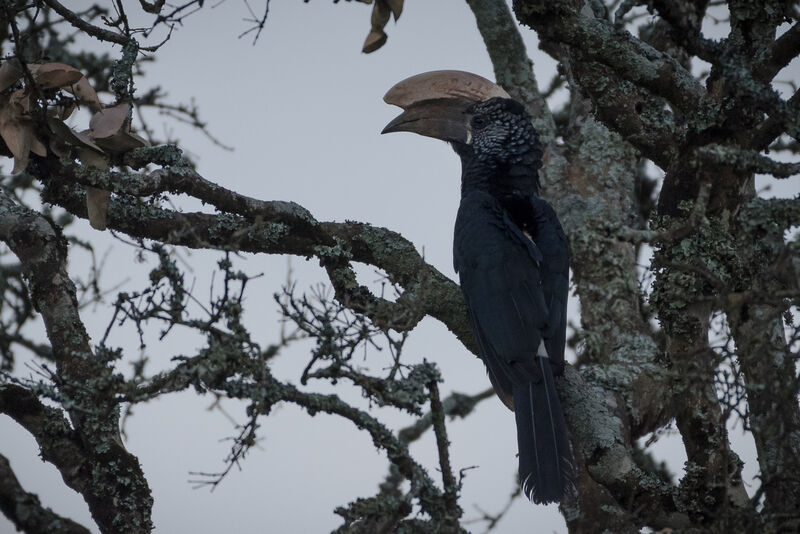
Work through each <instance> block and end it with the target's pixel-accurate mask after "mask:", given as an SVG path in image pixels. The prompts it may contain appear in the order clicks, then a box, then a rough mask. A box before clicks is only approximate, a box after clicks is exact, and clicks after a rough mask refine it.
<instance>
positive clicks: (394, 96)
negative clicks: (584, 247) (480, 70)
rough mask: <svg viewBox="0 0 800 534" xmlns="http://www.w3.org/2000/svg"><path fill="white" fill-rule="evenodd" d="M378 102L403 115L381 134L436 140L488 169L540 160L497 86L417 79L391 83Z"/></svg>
mask: <svg viewBox="0 0 800 534" xmlns="http://www.w3.org/2000/svg"><path fill="white" fill-rule="evenodd" d="M383 99H384V101H385V102H386V103H388V104H393V105H396V106H399V107H401V108H403V113H401V114H400V115H399V116H398V117H397V118H395V119H394V120H393V121H391V122H390V123H389V124H387V125H386V127H385V128H384V129H383V132H381V133H390V132H414V133H417V134H420V135H424V136H427V137H433V138H435V139H441V140H442V141H447V142H449V143H451V144H452V145H453V148H454V149H455V150H456V152H458V153H459V155H461V156H462V158H463V157H465V156H466V157H469V158H476V159H477V160H479V161H482V162H486V163H488V164H491V165H493V166H494V165H501V166H507V165H515V164H519V163H523V162H525V161H526V160H530V161H531V163H534V162H533V161H532V160H534V159H535V160H536V162H538V161H539V159H540V158H541V149H540V148H539V142H538V137H537V135H536V131H535V130H534V128H533V125H532V124H531V117H530V115H528V113H527V112H526V111H525V108H524V107H523V106H522V105H521V104H519V103H518V102H517V101H515V100H513V99H512V98H511V97H510V96H509V95H508V93H506V91H505V90H504V89H503V88H502V87H500V86H499V85H497V84H495V83H493V82H491V81H489V80H487V79H486V78H483V77H481V76H478V75H477V74H472V73H469V72H463V71H433V72H426V73H423V74H418V75H416V76H412V77H410V78H406V79H405V80H403V81H401V82H399V83H398V84H396V85H395V86H394V87H392V88H391V89H389V91H388V92H387V93H386V95H385V96H384V97H383ZM536 167H537V168H538V165H536ZM534 170H535V169H534Z"/></svg>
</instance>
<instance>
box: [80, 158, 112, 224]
mask: <svg viewBox="0 0 800 534" xmlns="http://www.w3.org/2000/svg"><path fill="white" fill-rule="evenodd" d="M78 159H80V160H81V163H83V164H84V165H88V166H89V167H94V168H95V169H102V170H106V169H108V159H107V158H106V157H105V156H104V155H102V154H98V153H97V152H95V151H94V150H90V149H88V148H80V149H78ZM110 202H111V193H110V192H108V191H105V190H103V189H97V188H96V187H91V186H86V212H87V214H88V215H89V224H91V225H92V228H94V229H96V230H105V229H106V225H107V224H106V221H107V218H108V205H109V203H110Z"/></svg>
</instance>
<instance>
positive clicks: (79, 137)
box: [47, 117, 103, 154]
mask: <svg viewBox="0 0 800 534" xmlns="http://www.w3.org/2000/svg"><path fill="white" fill-rule="evenodd" d="M47 126H49V127H50V131H51V132H53V135H54V136H55V137H56V138H57V139H59V140H61V141H63V142H65V143H67V144H68V145H71V146H74V147H77V148H91V149H93V150H96V151H97V152H99V153H100V154H102V153H103V149H102V148H100V147H99V146H97V145H96V144H95V143H94V141H92V139H91V138H90V137H89V136H88V135H86V134H85V133H80V132H76V131H75V130H73V129H72V128H70V127H69V126H67V125H66V124H64V121H61V120H59V119H57V118H55V117H48V118H47ZM51 148H52V147H51Z"/></svg>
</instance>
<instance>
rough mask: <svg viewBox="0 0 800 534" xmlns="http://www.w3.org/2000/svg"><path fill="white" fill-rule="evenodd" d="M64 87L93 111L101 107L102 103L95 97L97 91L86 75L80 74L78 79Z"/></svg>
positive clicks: (95, 111)
mask: <svg viewBox="0 0 800 534" xmlns="http://www.w3.org/2000/svg"><path fill="white" fill-rule="evenodd" d="M64 89H65V90H66V91H69V92H70V93H72V94H73V95H74V96H75V98H77V99H78V102H80V103H81V104H82V105H84V106H86V107H88V108H89V109H90V110H91V111H92V112H93V113H97V112H98V111H100V110H101V109H103V105H102V104H101V103H100V99H99V98H98V97H97V92H96V91H95V90H94V87H92V85H91V84H90V83H89V80H87V79H86V76H81V79H80V80H78V81H77V82H75V83H74V84H72V85H69V86H67V87H65V88H64Z"/></svg>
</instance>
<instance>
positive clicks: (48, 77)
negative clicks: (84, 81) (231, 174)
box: [28, 63, 83, 89]
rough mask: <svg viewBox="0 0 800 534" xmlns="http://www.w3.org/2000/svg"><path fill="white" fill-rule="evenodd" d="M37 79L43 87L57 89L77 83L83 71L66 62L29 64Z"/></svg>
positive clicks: (35, 79)
mask: <svg viewBox="0 0 800 534" xmlns="http://www.w3.org/2000/svg"><path fill="white" fill-rule="evenodd" d="M28 68H29V69H30V71H31V74H33V81H35V82H36V83H37V84H38V85H39V86H40V87H42V88H43V89H55V88H57V87H64V86H66V85H72V84H74V83H77V82H78V80H80V79H81V78H82V77H83V73H81V71H79V70H78V69H76V68H75V67H72V66H70V65H67V64H65V63H39V64H31V65H28Z"/></svg>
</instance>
